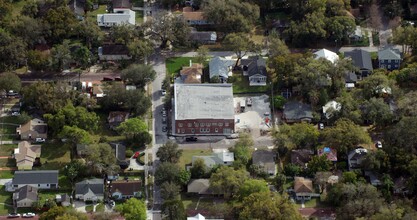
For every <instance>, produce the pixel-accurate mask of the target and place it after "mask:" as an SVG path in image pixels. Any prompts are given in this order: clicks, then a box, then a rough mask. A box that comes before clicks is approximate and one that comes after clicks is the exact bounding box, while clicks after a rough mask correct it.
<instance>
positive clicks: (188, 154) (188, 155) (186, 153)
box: [178, 149, 212, 168]
mask: <svg viewBox="0 0 417 220" xmlns="http://www.w3.org/2000/svg"><path fill="white" fill-rule="evenodd" d="M211 153H212V152H211V150H209V149H204V150H200V149H192V150H183V151H182V156H181V158H180V161H179V162H178V165H179V166H180V167H181V168H185V165H186V164H190V163H191V162H192V159H193V156H207V155H211Z"/></svg>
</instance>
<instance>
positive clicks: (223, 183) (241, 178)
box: [210, 166, 249, 198]
mask: <svg viewBox="0 0 417 220" xmlns="http://www.w3.org/2000/svg"><path fill="white" fill-rule="evenodd" d="M248 177H249V175H248V173H247V172H246V170H242V169H241V170H234V169H233V168H231V167H227V166H222V167H220V168H219V169H217V170H216V172H214V173H213V174H212V175H211V177H210V187H211V188H212V189H213V192H214V193H216V194H222V195H224V196H225V198H231V197H233V196H235V195H236V194H237V193H238V192H239V189H240V186H241V185H242V184H243V183H244V182H245V181H246V180H247V179H248Z"/></svg>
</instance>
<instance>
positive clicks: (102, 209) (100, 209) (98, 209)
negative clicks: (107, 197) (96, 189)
mask: <svg viewBox="0 0 417 220" xmlns="http://www.w3.org/2000/svg"><path fill="white" fill-rule="evenodd" d="M104 208H105V207H104V204H103V203H100V204H98V205H97V207H96V212H104Z"/></svg>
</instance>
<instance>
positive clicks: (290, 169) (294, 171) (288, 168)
mask: <svg viewBox="0 0 417 220" xmlns="http://www.w3.org/2000/svg"><path fill="white" fill-rule="evenodd" d="M300 172H301V167H299V166H297V165H295V164H292V163H289V164H287V165H285V167H284V173H285V175H286V176H292V177H295V176H297V175H298V174H300Z"/></svg>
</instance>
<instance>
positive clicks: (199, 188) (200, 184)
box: [187, 179, 213, 195]
mask: <svg viewBox="0 0 417 220" xmlns="http://www.w3.org/2000/svg"><path fill="white" fill-rule="evenodd" d="M187 193H193V194H198V195H210V194H213V192H212V191H211V189H210V180H209V179H195V180H191V181H190V182H189V183H188V185H187Z"/></svg>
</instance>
